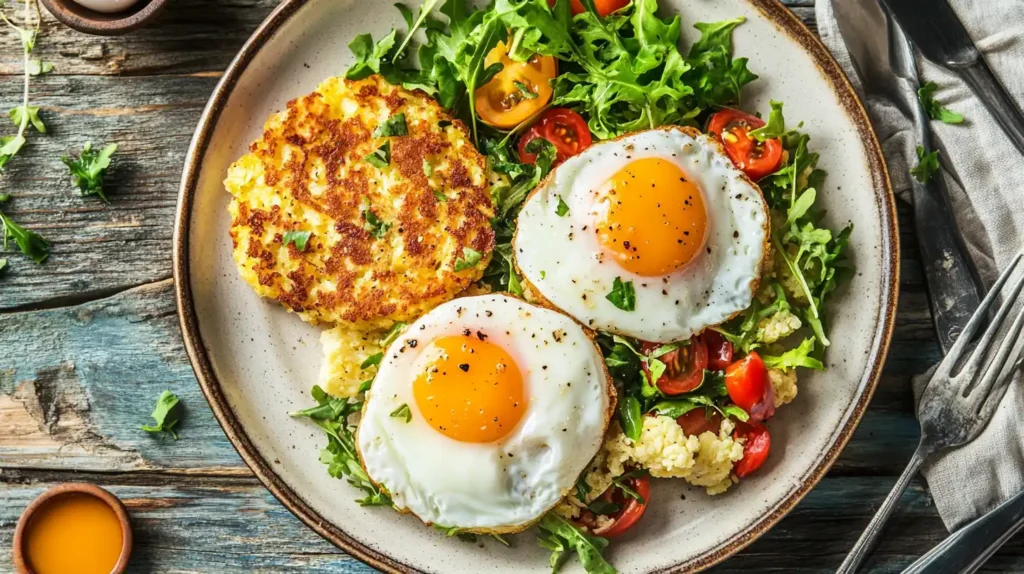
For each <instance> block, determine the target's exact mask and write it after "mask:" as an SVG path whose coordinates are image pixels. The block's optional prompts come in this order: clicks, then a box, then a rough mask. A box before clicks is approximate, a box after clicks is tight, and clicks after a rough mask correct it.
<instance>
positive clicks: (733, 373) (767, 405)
mask: <svg viewBox="0 0 1024 574" xmlns="http://www.w3.org/2000/svg"><path fill="white" fill-rule="evenodd" d="M725 388H726V390H727V391H729V398H730V399H732V402H734V403H736V406H738V407H740V408H741V409H743V410H745V411H747V413H748V414H749V415H750V422H752V423H759V422H761V421H763V420H765V419H767V418H769V417H771V416H772V415H774V414H775V390H774V389H773V388H772V382H771V380H770V379H769V378H768V368H767V367H765V366H764V361H762V360H761V357H759V356H758V354H757V353H750V354H749V355H747V356H746V357H743V358H742V359H740V360H738V361H736V362H735V363H733V364H731V365H729V367H728V368H727V369H726V370H725Z"/></svg>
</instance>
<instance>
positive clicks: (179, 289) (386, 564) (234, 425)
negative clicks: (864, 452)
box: [172, 0, 900, 573]
mask: <svg viewBox="0 0 1024 574" xmlns="http://www.w3.org/2000/svg"><path fill="white" fill-rule="evenodd" d="M310 1H311V0H284V2H282V3H281V5H280V6H278V7H277V8H276V9H275V10H274V11H273V12H272V13H271V14H270V15H269V16H268V17H267V19H266V20H265V21H264V22H263V23H262V24H261V25H260V27H259V28H258V29H257V30H256V32H254V33H253V35H252V36H251V37H250V38H249V39H248V40H247V41H246V43H245V44H244V45H243V46H242V49H241V51H239V53H238V55H237V56H235V59H234V60H233V61H232V62H231V64H230V66H228V69H227V71H226V72H225V73H224V76H223V77H222V78H221V80H220V82H219V83H218V84H217V86H216V88H215V89H214V91H213V95H212V96H211V97H210V100H209V102H208V103H207V105H206V108H205V109H204V110H203V113H202V116H201V117H200V120H199V125H198V126H197V128H196V132H195V135H194V136H193V138H192V143H191V144H190V146H189V149H188V152H187V155H186V158H185V166H184V170H183V172H182V179H181V188H180V191H179V195H178V204H177V208H176V212H175V221H174V237H173V242H172V249H173V253H172V258H173V272H174V295H175V301H176V303H177V307H178V318H179V321H180V325H181V331H182V338H183V340H184V344H185V350H186V352H187V353H188V357H189V360H190V361H191V363H192V368H193V370H194V371H195V374H196V378H197V379H198V381H199V386H200V388H202V391H203V394H204V395H205V396H206V399H207V401H208V402H209V403H210V407H211V408H212V409H213V413H214V415H215V416H216V417H217V421H218V422H219V423H220V426H221V427H222V428H223V429H224V433H225V434H226V435H227V437H228V440H230V441H231V444H232V445H233V446H234V447H235V450H237V451H238V454H239V455H240V456H241V457H242V460H244V461H245V463H246V464H247V465H248V466H249V468H250V469H252V471H253V473H254V474H255V475H256V476H257V478H259V479H260V481H261V482H262V483H263V484H264V486H266V487H267V489H268V490H270V492H271V494H273V495H274V497H276V498H277V499H278V500H279V501H280V502H281V504H283V505H284V506H285V508H287V509H288V510H289V511H290V512H291V513H292V514H294V515H295V516H297V517H298V518H299V519H300V520H301V521H302V522H304V523H305V524H306V526H308V527H309V528H311V529H313V530H314V531H315V532H316V533H317V534H319V535H320V536H322V537H324V538H325V539H327V540H328V541H330V542H331V543H332V544H334V545H336V546H338V547H339V548H341V549H342V550H344V551H345V552H347V553H349V554H351V555H353V556H355V557H356V558H358V559H359V560H362V561H363V562H365V563H367V564H369V565H370V566H373V567H374V568H377V569H380V570H383V571H385V572H401V573H413V572H420V571H419V570H416V569H415V568H412V567H410V566H408V565H406V564H403V563H401V562H398V561H396V560H394V559H393V558H391V557H389V556H387V555H385V554H382V553H380V552H377V551H376V550H373V549H372V548H370V547H368V546H366V545H364V544H362V543H360V542H359V541H357V540H355V539H354V538H352V537H351V536H349V535H348V534H347V533H346V532H345V531H344V530H342V529H341V528H339V527H337V526H336V525H334V524H331V523H330V522H328V521H327V520H325V519H324V518H323V517H322V516H321V515H320V514H319V513H318V512H316V511H315V510H314V509H313V508H312V507H310V506H309V505H308V504H306V502H304V501H303V499H302V498H301V497H300V496H298V494H296V492H295V491H294V490H292V488H291V487H289V486H288V485H287V484H286V483H285V482H284V480H283V479H281V477H279V476H278V475H277V473H276V472H275V471H274V470H273V469H272V468H271V466H270V464H269V463H268V461H267V460H265V459H264V458H263V457H262V455H260V453H259V451H258V450H257V449H256V447H255V445H254V444H253V443H252V441H251V440H250V438H249V436H248V434H247V433H246V431H245V429H244V428H243V427H242V425H241V423H240V421H239V420H238V418H237V417H236V415H235V413H234V411H233V410H232V409H231V406H230V405H229V404H228V401H227V397H226V396H225V394H224V392H223V389H222V388H221V385H220V381H219V380H218V379H217V376H216V374H215V373H214V371H213V366H212V363H211V361H210V358H209V357H208V356H207V352H206V347H205V345H204V344H203V341H202V336H201V335H200V331H199V321H198V317H197V316H196V313H195V306H194V301H193V298H192V289H191V285H190V281H189V228H190V224H191V219H192V206H193V201H194V199H195V193H196V190H197V186H198V181H199V175H200V172H201V167H202V166H201V160H202V157H203V156H204V155H205V154H206V151H207V148H208V146H209V144H210V140H211V138H212V136H213V132H214V128H215V127H216V125H217V121H218V119H219V117H220V114H221V112H222V111H223V109H224V106H225V104H226V102H227V101H228V98H229V96H230V94H231V92H232V91H233V89H234V88H235V86H236V84H237V82H238V80H239V78H240V77H241V76H242V74H243V73H244V72H245V71H246V69H247V67H248V65H249V64H250V63H251V62H252V60H253V58H255V56H256V55H257V54H258V53H259V51H260V50H261V49H262V48H263V46H264V45H265V44H266V43H267V42H268V41H269V40H270V39H271V38H272V37H273V36H274V35H275V34H276V33H277V31H278V30H280V29H281V27H282V26H283V25H284V24H285V23H286V22H288V21H289V20H290V19H291V18H292V16H294V15H295V13H296V12H298V11H299V10H300V9H301V8H302V7H303V6H304V5H306V4H307V3H308V2H310ZM746 1H747V2H749V3H751V4H752V5H753V6H754V7H756V8H757V9H758V10H759V11H760V12H761V13H762V14H764V15H765V17H766V18H767V19H768V20H769V21H771V22H772V23H773V24H775V26H776V27H777V28H778V29H779V31H780V32H781V33H783V34H786V35H788V36H789V37H790V38H791V39H792V40H794V41H795V42H796V43H797V44H798V45H799V46H800V47H802V48H803V49H804V50H805V51H807V53H808V54H809V55H810V56H811V58H812V59H813V61H814V63H815V65H816V66H817V67H818V70H819V72H820V73H821V74H822V76H823V78H824V79H825V80H826V81H827V82H828V84H829V85H830V87H831V89H832V91H833V92H834V93H835V95H836V96H837V97H838V98H839V101H840V104H841V105H842V107H843V108H844V109H845V110H846V112H847V114H848V115H849V117H850V119H851V120H852V121H853V122H854V124H855V126H856V128H857V132H858V136H859V137H860V140H861V142H862V144H863V146H864V151H865V155H866V156H867V160H868V164H869V169H870V172H871V181H872V184H873V189H874V190H875V192H876V197H875V200H876V202H878V208H879V213H881V214H882V216H883V219H885V221H882V222H881V240H882V247H883V249H882V253H883V258H884V259H883V264H882V277H881V281H882V286H881V296H882V301H883V307H882V312H881V315H882V316H881V318H880V320H879V323H878V325H876V328H875V334H874V339H875V341H874V345H873V348H872V350H871V354H870V356H869V357H868V365H869V366H868V369H867V371H866V372H865V374H864V377H863V379H862V381H861V384H860V394H859V396H858V398H857V402H856V404H855V405H853V408H852V410H851V411H849V415H848V416H847V418H846V420H845V421H842V423H841V426H840V427H839V430H838V431H837V432H836V434H835V436H834V438H833V440H832V443H831V447H830V448H829V449H828V451H826V452H825V453H823V454H822V455H821V457H820V459H819V460H818V462H817V463H816V464H815V465H814V467H813V468H812V469H811V470H810V471H809V472H808V473H807V475H806V478H805V479H804V480H803V481H802V482H801V483H800V484H799V485H797V486H796V487H795V488H794V489H793V490H792V491H791V492H790V493H789V495H788V496H787V497H786V498H785V499H784V500H783V501H782V502H780V503H779V504H778V505H777V506H776V507H775V508H774V509H773V510H772V511H771V512H770V513H769V514H767V515H766V516H765V517H764V518H762V519H761V520H760V521H758V522H756V523H755V524H753V525H751V526H750V527H748V528H747V529H745V530H744V531H742V532H740V533H738V534H736V535H735V536H733V537H732V538H731V539H729V540H727V541H726V542H724V543H722V544H720V545H719V546H717V547H715V548H713V549H711V550H710V551H708V552H706V553H704V554H703V555H701V556H697V557H695V558H693V559H691V560H688V561H686V562H683V563H680V564H677V565H675V566H672V567H669V568H666V569H664V570H662V572H665V573H669V572H671V573H687V572H697V571H700V570H703V569H705V568H709V567H711V566H713V565H715V564H718V563H719V562H722V561H723V560H725V559H726V558H728V557H730V556H732V555H733V554H735V553H736V552H739V551H740V550H741V549H743V548H744V547H746V546H747V545H749V544H750V543H751V542H753V541H754V540H755V539H757V538H758V537H759V536H761V535H762V534H764V533H765V532H767V531H768V530H769V529H771V528H772V527H773V526H774V525H775V524H776V523H778V522H779V521H780V520H781V519H782V517H783V516H785V515H786V514H787V513H788V512H789V511H790V510H792V509H793V507H794V506H796V504H797V503H798V502H800V500H802V499H803V497H804V496H806V495H807V493H808V492H810V490H811V489H812V488H813V487H814V486H815V485H816V484H818V482H819V481H820V480H821V479H822V477H824V476H825V473H826V472H828V470H829V468H831V466H832V464H833V463H834V462H835V460H836V459H837V458H838V457H839V453H840V452H842V450H843V448H844V447H845V446H846V444H847V442H849V440H850V437H851V436H852V435H853V432H854V430H855V429H856V428H857V425H858V423H859V422H860V419H861V417H862V416H863V415H864V411H865V410H867V407H868V403H869V402H870V401H871V397H872V395H873V394H874V391H875V387H876V386H877V384H878V379H879V377H880V376H881V372H882V366H883V364H884V363H885V357H886V354H887V353H888V350H889V343H890V340H891V337H892V331H893V325H894V323H895V315H896V307H897V298H898V286H899V276H900V269H899V253H900V245H899V233H898V229H897V223H896V202H895V198H894V196H893V192H892V186H891V184H890V182H889V175H888V171H887V169H886V166H885V160H884V158H883V156H882V149H881V145H880V144H879V142H878V138H877V136H876V135H875V132H874V130H873V128H872V127H871V122H870V121H869V120H868V116H867V112H866V111H865V110H864V107H863V105H862V104H861V102H860V100H859V99H858V97H857V94H856V92H855V91H854V89H853V86H852V85H851V84H850V82H849V80H848V79H847V78H846V75H845V74H844V73H843V71H842V69H841V68H840V67H839V64H838V63H837V62H836V61H835V59H834V58H833V57H832V55H831V54H830V53H829V51H828V50H827V49H826V48H825V46H824V45H823V44H822V43H821V42H820V41H819V40H818V38H817V37H816V36H815V35H814V34H813V33H812V32H811V31H810V30H809V29H808V28H807V27H806V26H805V25H804V23H803V22H801V21H800V19H799V18H798V17H797V16H796V15H795V14H793V13H792V12H791V11H790V10H789V9H788V8H786V7H785V6H784V5H783V4H781V3H780V2H779V0H746Z"/></svg>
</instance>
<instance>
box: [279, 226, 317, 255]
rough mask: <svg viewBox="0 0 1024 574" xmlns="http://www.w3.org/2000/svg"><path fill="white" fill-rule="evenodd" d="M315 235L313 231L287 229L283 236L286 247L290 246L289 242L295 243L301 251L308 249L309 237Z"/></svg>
mask: <svg viewBox="0 0 1024 574" xmlns="http://www.w3.org/2000/svg"><path fill="white" fill-rule="evenodd" d="M312 235H313V232H312V231H286V232H285V233H284V236H283V238H282V240H283V242H284V243H283V245H284V247H288V244H289V243H292V244H294V245H295V248H296V249H298V250H299V251H305V250H306V244H307V243H309V238H310V237H311V236H312Z"/></svg>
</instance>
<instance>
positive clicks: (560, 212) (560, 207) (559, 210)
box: [555, 196, 569, 217]
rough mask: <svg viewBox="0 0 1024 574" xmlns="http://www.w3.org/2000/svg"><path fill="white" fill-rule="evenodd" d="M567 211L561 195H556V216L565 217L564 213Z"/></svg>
mask: <svg viewBox="0 0 1024 574" xmlns="http://www.w3.org/2000/svg"><path fill="white" fill-rule="evenodd" d="M567 213H569V206H568V205H567V204H566V203H565V200H564V199H562V196H558V207H557V208H555V214H557V215H558V217H565V214H567Z"/></svg>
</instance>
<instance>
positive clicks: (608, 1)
mask: <svg viewBox="0 0 1024 574" xmlns="http://www.w3.org/2000/svg"><path fill="white" fill-rule="evenodd" d="M627 4H629V0H594V8H597V14H598V16H601V17H604V16H607V15H609V14H611V13H612V12H615V11H616V10H621V9H622V8H625V7H626V5H627ZM548 6H551V7H552V8H553V7H554V6H555V0H548ZM569 6H570V9H571V10H572V15H573V16H575V15H577V14H582V13H584V12H586V11H587V10H586V8H584V7H583V3H582V2H580V0H572V2H571V3H570V4H569Z"/></svg>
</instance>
